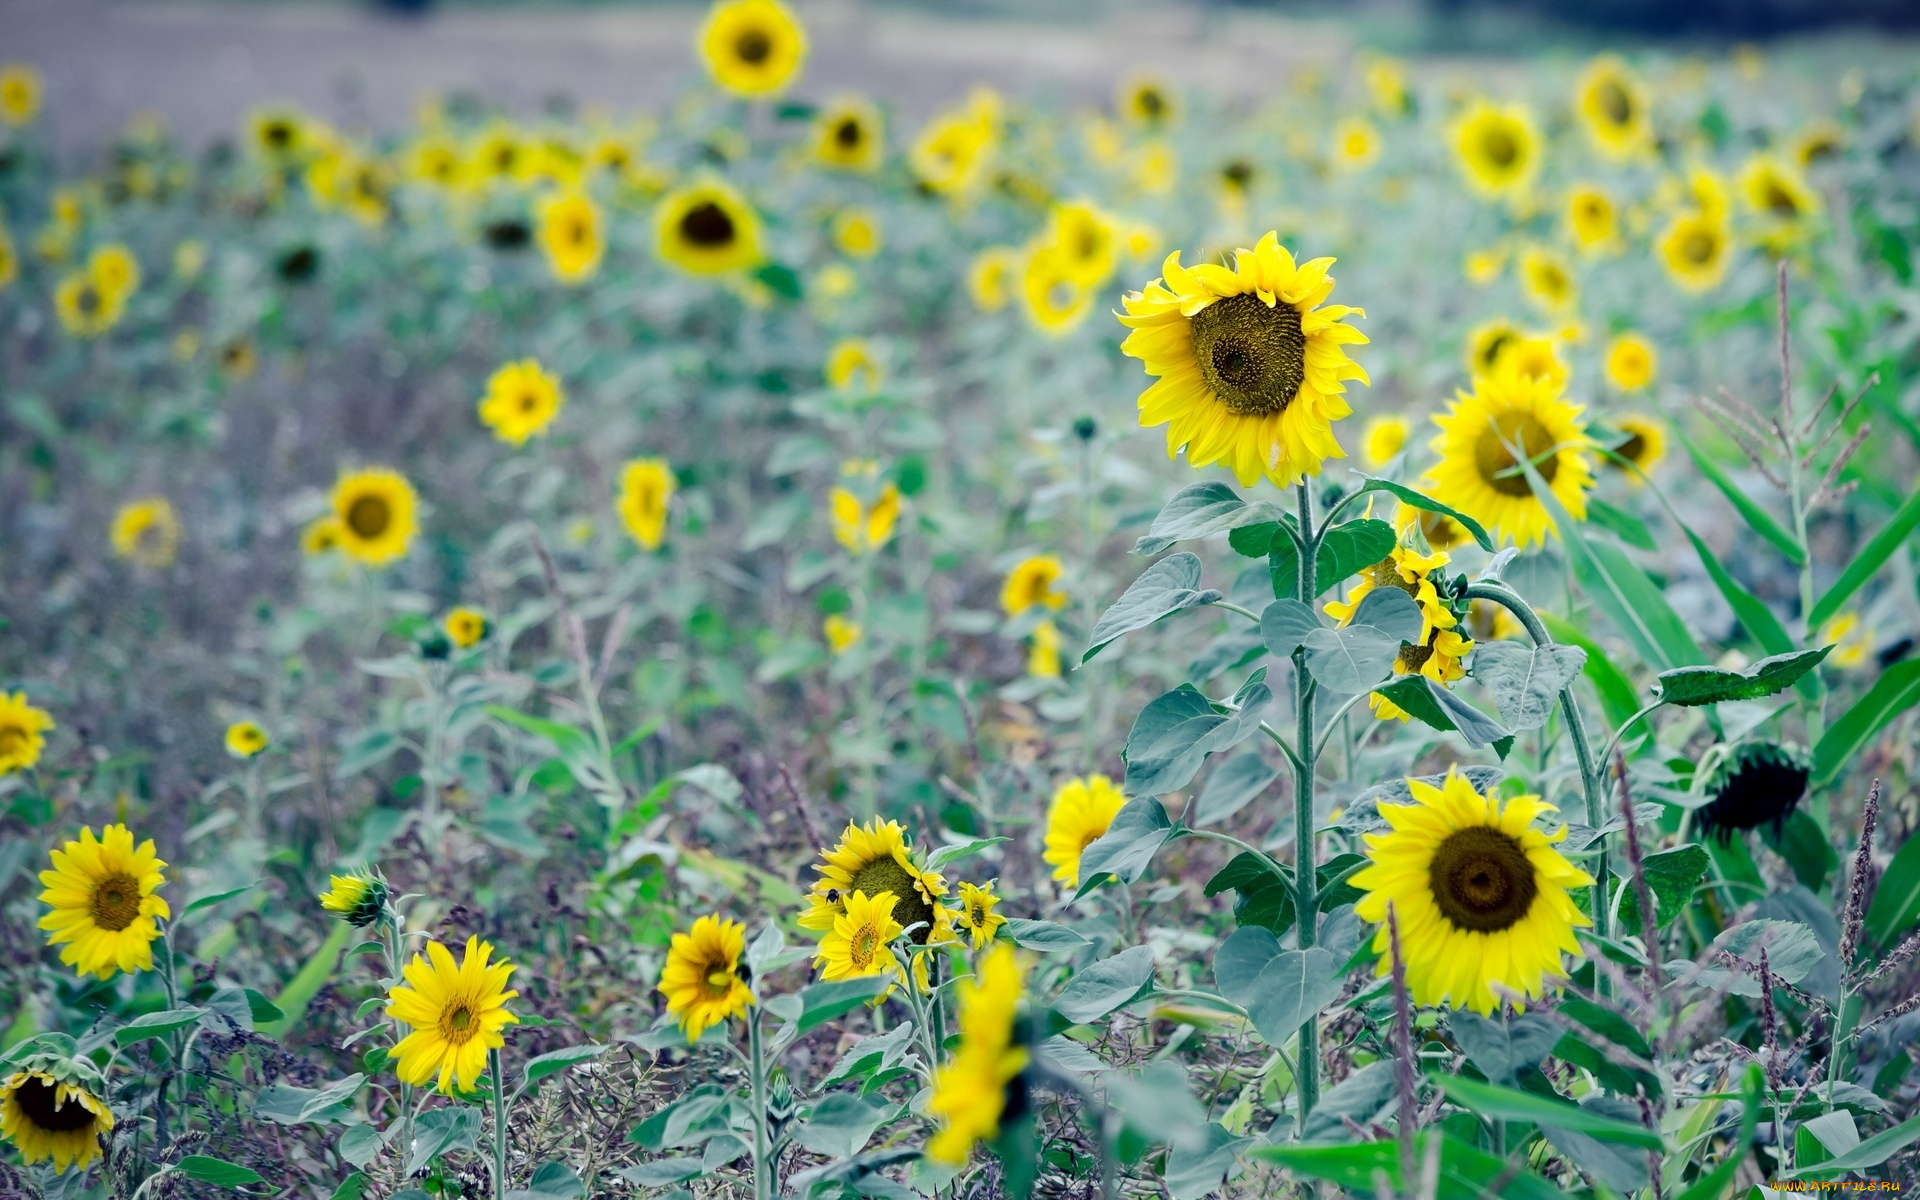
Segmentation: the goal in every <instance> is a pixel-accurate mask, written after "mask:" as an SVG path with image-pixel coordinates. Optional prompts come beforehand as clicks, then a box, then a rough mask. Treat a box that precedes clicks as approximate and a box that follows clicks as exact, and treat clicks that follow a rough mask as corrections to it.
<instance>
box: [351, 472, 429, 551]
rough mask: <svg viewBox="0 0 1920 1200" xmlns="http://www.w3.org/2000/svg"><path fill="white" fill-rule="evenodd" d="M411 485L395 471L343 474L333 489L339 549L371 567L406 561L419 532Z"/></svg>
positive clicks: (415, 504) (415, 502)
mask: <svg viewBox="0 0 1920 1200" xmlns="http://www.w3.org/2000/svg"><path fill="white" fill-rule="evenodd" d="M416 506H417V501H416V499H415V497H414V492H413V485H412V484H410V483H408V482H407V480H406V477H405V476H403V475H401V474H400V473H399V472H398V471H390V470H388V469H386V468H384V467H369V468H367V469H366V470H362V471H343V472H341V474H340V480H339V482H338V483H336V484H334V486H333V515H334V520H335V522H336V523H337V532H338V535H339V539H340V541H339V547H340V549H342V550H344V551H346V552H347V555H348V556H349V557H351V558H353V559H354V560H356V561H358V562H362V563H365V564H367V565H368V566H370V567H378V566H385V565H386V564H388V563H391V562H395V561H397V560H398V559H401V558H404V557H406V553H407V548H408V547H409V546H410V545H412V543H413V536H414V534H415V532H417V530H418V526H417V524H416V523H415V521H416V518H415V515H414V510H415V508H416Z"/></svg>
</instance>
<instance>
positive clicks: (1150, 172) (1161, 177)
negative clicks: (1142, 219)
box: [1132, 138, 1180, 196]
mask: <svg viewBox="0 0 1920 1200" xmlns="http://www.w3.org/2000/svg"><path fill="white" fill-rule="evenodd" d="M1132 171H1133V185H1134V186H1135V187H1137V188H1139V189H1140V190H1141V191H1143V192H1145V193H1146V194H1147V195H1149V196H1164V195H1166V194H1167V193H1168V192H1170V191H1172V190H1173V185H1174V184H1176V183H1178V182H1180V156H1179V155H1178V154H1177V153H1175V151H1174V149H1173V146H1172V145H1171V144H1169V143H1168V142H1167V141H1166V140H1165V139H1162V138H1155V139H1153V140H1152V141H1150V142H1148V143H1147V144H1146V145H1144V146H1142V147H1140V149H1139V150H1138V151H1137V152H1135V154H1134V155H1133V160H1132Z"/></svg>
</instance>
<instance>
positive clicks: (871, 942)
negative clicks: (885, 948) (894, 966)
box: [847, 925, 880, 971]
mask: <svg viewBox="0 0 1920 1200" xmlns="http://www.w3.org/2000/svg"><path fill="white" fill-rule="evenodd" d="M879 946H880V931H879V930H878V929H875V928H874V927H873V926H871V925H862V926H861V927H860V929H859V931H858V932H857V933H855V934H854V935H853V940H852V941H851V942H849V943H847V957H848V958H849V959H850V960H852V962H853V965H854V966H855V967H857V968H859V969H860V970H862V971H864V970H866V969H867V967H869V966H871V965H872V963H873V954H874V951H875V950H877V949H879Z"/></svg>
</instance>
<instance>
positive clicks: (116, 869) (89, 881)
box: [40, 825, 173, 979]
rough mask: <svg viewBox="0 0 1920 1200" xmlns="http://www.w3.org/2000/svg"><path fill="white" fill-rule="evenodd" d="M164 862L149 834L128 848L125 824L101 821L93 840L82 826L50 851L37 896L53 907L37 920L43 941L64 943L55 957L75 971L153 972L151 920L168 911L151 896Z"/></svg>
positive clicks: (101, 974)
mask: <svg viewBox="0 0 1920 1200" xmlns="http://www.w3.org/2000/svg"><path fill="white" fill-rule="evenodd" d="M166 865H167V864H166V863H164V862H162V861H160V859H159V858H157V857H155V855H154V852H153V839H151V838H149V839H147V840H146V841H144V842H142V843H140V845H139V846H138V847H137V848H136V847H135V846H134V844H133V834H132V833H131V832H130V831H129V830H128V829H127V827H126V826H125V825H108V826H105V827H104V828H102V829H101V830H100V838H99V840H98V841H95V840H94V836H93V830H92V829H90V828H82V829H81V830H80V840H79V841H76V842H68V843H67V844H66V845H64V846H62V847H61V848H60V849H58V850H55V851H54V852H53V869H52V870H50V871H42V872H40V882H41V883H43V884H45V885H46V891H44V892H41V893H40V900H41V902H42V903H44V904H46V905H47V907H48V908H50V909H52V910H53V911H52V912H49V913H48V914H47V915H46V916H44V917H41V918H40V928H42V929H44V930H46V931H47V945H49V946H61V945H64V946H65V947H66V949H64V950H62V951H61V952H60V961H61V962H63V963H65V964H67V965H68V966H70V967H72V968H73V969H74V970H75V971H77V972H78V973H80V974H82V975H93V976H95V977H97V978H100V979H105V978H107V977H108V976H110V975H112V974H113V973H114V972H115V971H116V970H118V971H151V970H153V942H154V939H156V938H158V937H159V936H160V927H159V925H157V924H156V923H155V918H171V917H172V916H173V910H172V909H170V908H168V907H167V902H166V901H165V900H163V899H161V898H160V896H159V894H158V893H159V889H160V887H161V886H162V885H163V884H165V883H166V881H167V877H166V875H165V874H163V873H162V868H164V867H165V866H166Z"/></svg>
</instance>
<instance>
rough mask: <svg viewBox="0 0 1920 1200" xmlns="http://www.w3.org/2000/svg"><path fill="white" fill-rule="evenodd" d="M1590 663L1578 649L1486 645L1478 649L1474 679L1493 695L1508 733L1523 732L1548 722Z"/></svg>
mask: <svg viewBox="0 0 1920 1200" xmlns="http://www.w3.org/2000/svg"><path fill="white" fill-rule="evenodd" d="M1586 663H1587V654H1586V651H1584V650H1582V649H1580V647H1578V646H1561V645H1557V644H1553V643H1549V644H1547V645H1544V646H1533V647H1531V648H1529V647H1526V646H1522V645H1521V644H1520V643H1518V642H1482V643H1480V644H1479V645H1478V646H1476V647H1475V648H1474V652H1473V677H1474V678H1475V679H1478V680H1479V681H1480V682H1481V683H1483V684H1485V685H1486V687H1487V690H1488V691H1490V692H1492V693H1493V699H1494V703H1496V704H1498V705H1499V706H1500V716H1501V717H1502V718H1503V719H1504V720H1505V721H1506V725H1507V730H1508V731H1509V732H1512V733H1520V732H1522V731H1524V730H1528V729H1538V728H1540V727H1541V726H1542V725H1545V724H1546V723H1547V719H1548V718H1549V717H1551V716H1552V715H1553V706H1554V705H1555V704H1558V703H1559V702H1560V690H1561V689H1562V688H1564V687H1566V686H1567V685H1568V684H1570V683H1572V682H1573V680H1574V677H1575V676H1576V675H1578V674H1580V671H1581V669H1582V668H1583V667H1585V666H1586Z"/></svg>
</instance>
